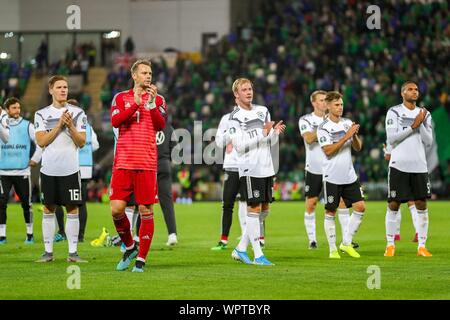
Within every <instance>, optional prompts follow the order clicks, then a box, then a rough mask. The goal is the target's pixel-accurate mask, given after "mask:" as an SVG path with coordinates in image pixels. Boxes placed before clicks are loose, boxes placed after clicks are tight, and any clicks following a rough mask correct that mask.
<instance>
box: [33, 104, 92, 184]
mask: <svg viewBox="0 0 450 320" xmlns="http://www.w3.org/2000/svg"><path fill="white" fill-rule="evenodd" d="M65 110H69V112H70V113H72V119H73V122H74V125H75V127H76V130H77V131H78V132H86V123H87V118H86V114H85V113H84V111H83V110H82V109H81V108H78V107H75V106H73V105H70V104H66V105H65V106H64V107H63V108H56V107H54V106H53V105H49V106H47V107H45V108H42V109H40V110H38V111H37V112H36V113H35V115H34V127H35V130H36V132H41V131H47V132H49V131H50V130H52V129H53V128H54V127H56V125H57V124H58V121H59V119H60V118H61V115H62V113H63V112H64V111H65ZM79 170H80V166H79V160H78V147H77V146H76V145H75V143H74V142H73V141H72V138H71V137H70V134H69V130H68V129H67V128H64V130H62V131H61V132H60V133H59V134H58V135H57V136H56V138H55V140H53V142H52V143H50V144H49V145H48V146H46V147H45V148H43V153H42V163H41V172H42V173H43V174H45V175H49V176H68V175H71V174H74V173H76V172H78V171H79Z"/></svg>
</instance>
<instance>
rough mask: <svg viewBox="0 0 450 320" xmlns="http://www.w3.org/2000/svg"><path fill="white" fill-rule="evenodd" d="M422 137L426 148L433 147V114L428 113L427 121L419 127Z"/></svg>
mask: <svg viewBox="0 0 450 320" xmlns="http://www.w3.org/2000/svg"><path fill="white" fill-rule="evenodd" d="M419 133H420V137H421V138H422V142H423V144H424V145H425V146H426V147H429V146H431V144H432V143H433V124H432V121H431V114H430V113H429V112H427V115H426V116H425V119H424V120H423V121H422V123H421V125H420V126H419Z"/></svg>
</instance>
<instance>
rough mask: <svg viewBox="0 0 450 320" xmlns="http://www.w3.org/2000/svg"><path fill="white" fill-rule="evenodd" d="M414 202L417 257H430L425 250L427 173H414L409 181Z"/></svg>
mask: <svg viewBox="0 0 450 320" xmlns="http://www.w3.org/2000/svg"><path fill="white" fill-rule="evenodd" d="M411 182H412V189H413V195H414V202H415V204H416V208H417V233H418V242H419V243H418V248H417V255H418V256H423V257H431V256H432V254H431V253H430V252H429V251H428V250H427V248H426V242H427V237H428V225H429V217H428V208H427V198H428V199H429V198H431V184H430V180H429V179H428V174H427V173H414V174H413V176H412V179H411Z"/></svg>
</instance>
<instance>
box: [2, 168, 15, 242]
mask: <svg viewBox="0 0 450 320" xmlns="http://www.w3.org/2000/svg"><path fill="white" fill-rule="evenodd" d="M11 187H12V180H11V177H9V176H1V177H0V245H2V244H6V208H7V207H8V200H9V192H10V191H11Z"/></svg>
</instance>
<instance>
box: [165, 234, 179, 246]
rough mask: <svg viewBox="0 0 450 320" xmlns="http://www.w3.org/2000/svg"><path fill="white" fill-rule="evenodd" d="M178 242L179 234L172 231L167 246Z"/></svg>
mask: <svg viewBox="0 0 450 320" xmlns="http://www.w3.org/2000/svg"><path fill="white" fill-rule="evenodd" d="M177 243H178V239H177V234H176V233H171V234H169V238H168V239H167V242H166V246H169V247H171V246H174V245H176V244H177Z"/></svg>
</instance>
